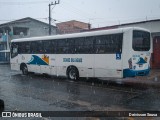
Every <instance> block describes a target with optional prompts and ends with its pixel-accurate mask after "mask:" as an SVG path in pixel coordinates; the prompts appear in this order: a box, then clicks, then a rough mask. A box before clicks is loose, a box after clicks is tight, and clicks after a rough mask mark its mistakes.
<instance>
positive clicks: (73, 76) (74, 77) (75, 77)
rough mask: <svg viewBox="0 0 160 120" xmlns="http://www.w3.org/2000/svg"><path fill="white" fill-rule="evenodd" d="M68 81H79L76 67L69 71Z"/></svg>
mask: <svg viewBox="0 0 160 120" xmlns="http://www.w3.org/2000/svg"><path fill="white" fill-rule="evenodd" d="M67 76H68V79H70V80H78V79H79V73H78V70H77V68H76V67H70V68H69V69H68V71H67Z"/></svg>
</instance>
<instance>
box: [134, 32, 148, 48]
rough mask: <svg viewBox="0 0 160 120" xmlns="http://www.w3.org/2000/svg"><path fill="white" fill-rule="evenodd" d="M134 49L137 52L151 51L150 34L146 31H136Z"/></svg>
mask: <svg viewBox="0 0 160 120" xmlns="http://www.w3.org/2000/svg"><path fill="white" fill-rule="evenodd" d="M132 48H133V50H135V51H149V50H150V33H149V32H145V31H139V30H134V31H133V44H132Z"/></svg>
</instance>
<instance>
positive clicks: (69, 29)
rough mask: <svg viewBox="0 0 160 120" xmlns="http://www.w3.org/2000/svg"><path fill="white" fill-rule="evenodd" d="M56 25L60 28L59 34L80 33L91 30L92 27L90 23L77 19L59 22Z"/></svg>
mask: <svg viewBox="0 0 160 120" xmlns="http://www.w3.org/2000/svg"><path fill="white" fill-rule="evenodd" d="M56 26H57V28H58V31H59V34H68V33H78V32H83V31H85V30H89V29H90V28H91V25H90V24H88V23H84V22H80V21H76V20H71V21H67V22H61V23H57V24H56Z"/></svg>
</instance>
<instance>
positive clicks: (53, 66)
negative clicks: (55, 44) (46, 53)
mask: <svg viewBox="0 0 160 120" xmlns="http://www.w3.org/2000/svg"><path fill="white" fill-rule="evenodd" d="M49 68H50V74H51V75H56V74H57V72H56V57H55V55H54V56H51V58H50V66H49Z"/></svg>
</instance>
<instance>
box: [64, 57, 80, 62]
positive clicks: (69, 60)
mask: <svg viewBox="0 0 160 120" xmlns="http://www.w3.org/2000/svg"><path fill="white" fill-rule="evenodd" d="M63 62H82V58H63Z"/></svg>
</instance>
